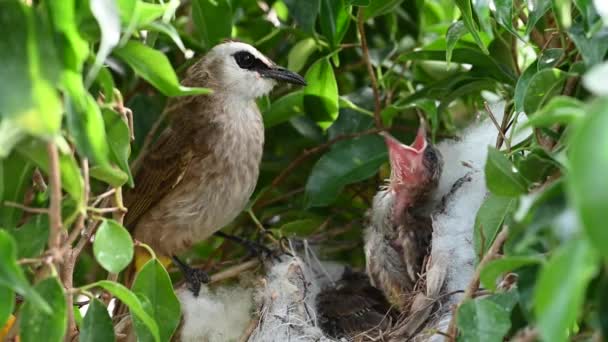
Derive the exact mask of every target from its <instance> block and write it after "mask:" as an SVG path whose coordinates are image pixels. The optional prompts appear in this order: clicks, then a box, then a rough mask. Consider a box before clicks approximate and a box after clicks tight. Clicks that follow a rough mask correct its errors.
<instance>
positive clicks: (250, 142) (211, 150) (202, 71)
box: [124, 41, 306, 295]
mask: <svg viewBox="0 0 608 342" xmlns="http://www.w3.org/2000/svg"><path fill="white" fill-rule="evenodd" d="M277 81H284V82H288V83H293V84H296V85H306V81H305V80H304V78H302V76H300V75H298V74H296V73H294V72H291V71H289V70H287V69H284V68H282V67H280V66H278V65H276V64H275V63H274V62H272V61H271V60H270V59H269V58H267V57H266V56H264V55H263V54H262V53H260V52H259V51H258V50H256V49H255V48H254V47H253V46H251V45H248V44H245V43H241V42H233V41H229V42H224V43H221V44H219V45H217V46H215V47H213V48H212V49H211V50H210V51H209V52H208V53H207V54H206V55H205V56H204V57H203V58H202V59H200V60H199V61H198V62H196V63H195V64H194V65H192V66H191V67H190V68H189V69H188V71H187V72H186V78H185V79H184V80H183V81H182V84H183V85H184V86H190V87H206V88H210V89H211V90H213V93H211V94H208V95H193V96H185V97H176V98H172V99H171V100H170V102H169V104H168V106H167V109H166V111H167V116H168V119H169V125H168V127H167V128H166V129H165V130H164V131H163V132H162V133H161V135H160V136H159V138H158V140H157V141H156V143H155V144H154V145H153V146H152V147H151V148H150V150H149V152H148V153H147V154H146V155H145V156H144V159H143V162H142V164H141V165H140V167H139V168H138V171H137V173H136V175H135V188H134V189H132V190H130V191H128V192H126V193H125V195H124V204H125V206H126V207H127V208H128V213H127V215H126V217H125V225H126V226H127V227H128V228H129V229H130V230H131V231H132V235H133V237H134V238H135V239H137V240H139V241H141V242H143V243H145V244H147V245H149V246H150V247H152V249H154V251H155V252H156V253H157V254H159V255H161V256H166V257H171V256H174V255H179V254H180V253H182V252H184V251H186V250H187V249H188V248H189V247H191V246H192V245H193V244H194V243H197V242H199V241H202V240H205V239H206V238H208V237H209V236H211V235H212V234H214V233H215V232H216V231H218V230H219V229H221V228H222V227H224V226H225V225H227V224H228V223H230V222H231V221H232V220H233V219H234V218H235V217H236V216H237V215H238V214H239V213H240V212H241V211H242V210H243V209H244V208H245V205H246V204H247V201H248V200H249V197H250V196H251V194H252V193H253V190H254V188H255V185H256V182H257V179H258V173H259V165H260V161H261V158H262V150H263V145H264V126H263V122H262V117H261V115H260V111H259V109H258V107H257V105H256V103H255V99H256V98H258V97H260V96H263V95H266V94H268V93H269V92H270V91H271V90H272V89H273V87H274V86H275V85H276V84H277ZM182 266H183V265H182ZM186 278H190V279H187V280H190V281H193V282H194V283H195V284H193V287H194V288H193V289H192V290H193V292H196V293H195V295H196V294H198V287H197V284H196V282H197V281H199V282H200V281H204V280H206V279H207V277H206V276H205V274H204V273H202V272H198V273H192V274H186ZM198 286H200V283H199V284H198Z"/></svg>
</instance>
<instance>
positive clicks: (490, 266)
mask: <svg viewBox="0 0 608 342" xmlns="http://www.w3.org/2000/svg"><path fill="white" fill-rule="evenodd" d="M542 262H543V259H542V258H541V257H532V256H507V257H502V258H500V259H496V260H492V261H490V262H489V263H487V264H486V265H485V266H484V267H483V268H482V269H481V274H480V277H479V280H480V281H481V284H482V285H483V287H484V288H486V289H488V290H490V291H496V281H497V279H498V277H500V276H501V275H503V274H505V273H507V272H511V271H514V270H517V269H518V268H521V267H524V266H529V265H537V264H540V263H542Z"/></svg>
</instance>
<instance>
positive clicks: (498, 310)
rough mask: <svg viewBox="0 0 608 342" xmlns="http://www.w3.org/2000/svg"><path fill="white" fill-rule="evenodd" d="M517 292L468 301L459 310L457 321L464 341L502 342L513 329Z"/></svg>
mask: <svg viewBox="0 0 608 342" xmlns="http://www.w3.org/2000/svg"><path fill="white" fill-rule="evenodd" d="M516 303H517V296H516V292H515V291H511V292H507V293H501V294H495V295H492V296H490V297H483V298H476V299H472V300H467V301H466V302H464V303H462V305H460V307H459V308H458V315H457V316H456V321H457V324H458V328H459V329H460V332H461V334H462V340H464V341H478V342H493V341H496V342H502V341H503V340H504V337H505V336H506V334H507V333H508V332H509V329H510V328H511V319H510V318H511V310H513V306H515V304H516Z"/></svg>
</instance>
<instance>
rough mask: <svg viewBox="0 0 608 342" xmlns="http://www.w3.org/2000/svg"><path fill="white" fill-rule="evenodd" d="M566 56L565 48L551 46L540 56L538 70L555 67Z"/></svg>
mask: <svg viewBox="0 0 608 342" xmlns="http://www.w3.org/2000/svg"><path fill="white" fill-rule="evenodd" d="M563 56H564V49H561V48H559V49H558V48H551V49H545V50H544V51H542V52H541V55H540V56H539V57H538V70H542V69H547V68H553V67H555V66H557V63H558V62H559V61H560V60H561V59H562V57H563Z"/></svg>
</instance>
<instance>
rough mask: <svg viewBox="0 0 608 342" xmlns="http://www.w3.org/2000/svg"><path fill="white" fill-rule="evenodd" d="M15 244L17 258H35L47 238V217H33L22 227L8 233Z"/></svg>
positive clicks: (43, 215)
mask: <svg viewBox="0 0 608 342" xmlns="http://www.w3.org/2000/svg"><path fill="white" fill-rule="evenodd" d="M8 232H9V233H10V234H11V235H12V236H13V238H14V239H15V242H17V258H18V259H21V258H36V257H38V256H40V254H42V252H43V251H44V247H45V246H46V242H47V240H48V237H49V216H48V215H46V214H41V215H34V216H32V217H30V219H29V220H28V221H27V222H26V223H25V224H24V225H22V226H20V227H18V228H13V229H10V230H9V231H8Z"/></svg>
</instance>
